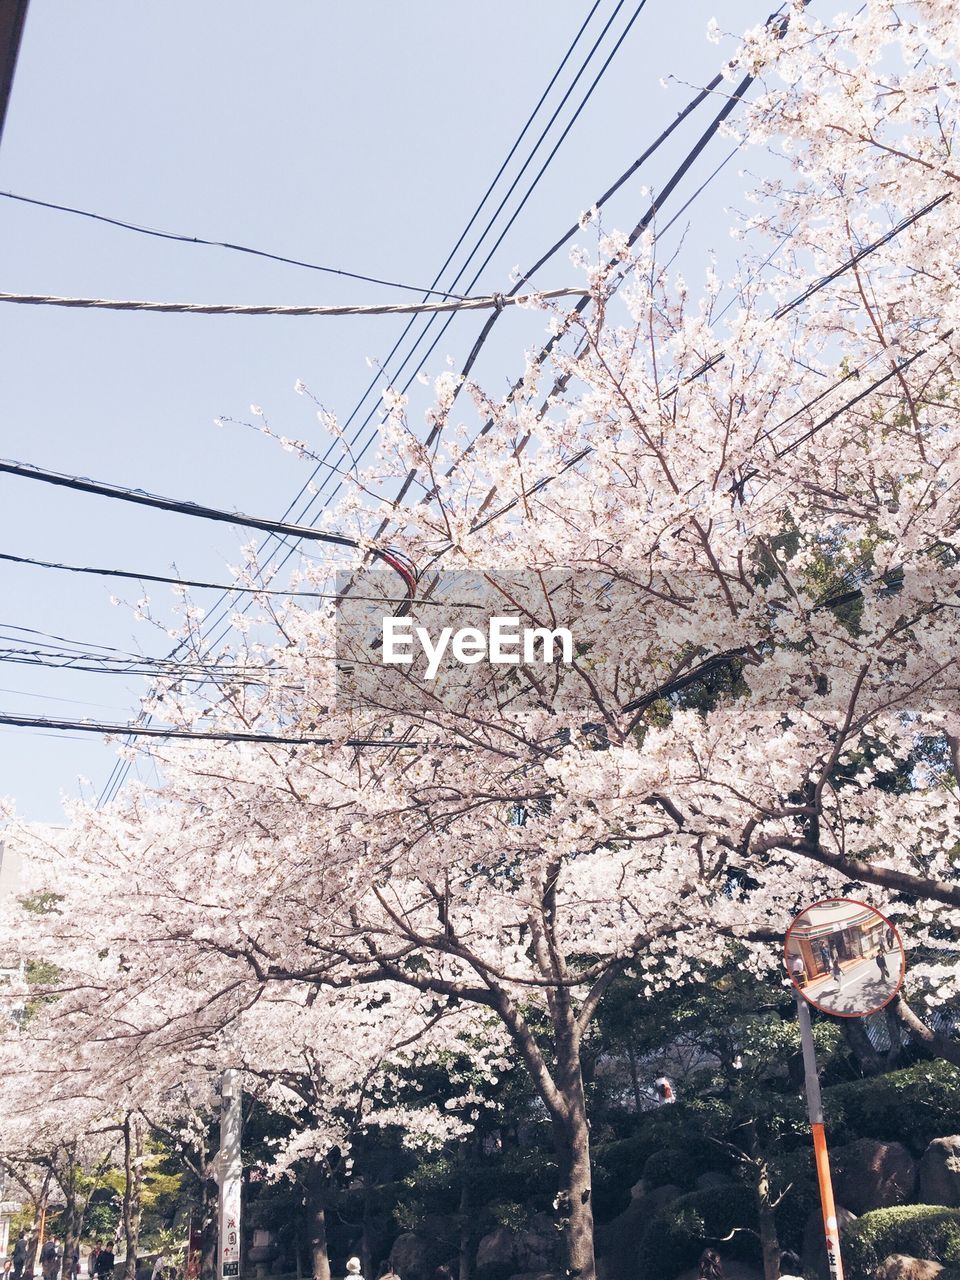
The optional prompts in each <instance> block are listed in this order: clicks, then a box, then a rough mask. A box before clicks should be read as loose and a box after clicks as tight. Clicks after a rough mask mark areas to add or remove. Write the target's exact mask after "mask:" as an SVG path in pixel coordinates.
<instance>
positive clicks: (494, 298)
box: [0, 286, 583, 316]
mask: <svg viewBox="0 0 960 1280" xmlns="http://www.w3.org/2000/svg"><path fill="white" fill-rule="evenodd" d="M582 292H583V289H582V288H581V287H579V286H577V287H574V288H567V289H544V290H542V291H538V292H536V293H533V294H530V293H527V294H517V293H516V292H515V291H513V290H511V291H510V292H509V293H493V294H489V295H487V296H486V297H479V298H461V299H459V300H451V301H449V302H396V303H370V304H366V303H364V304H358V305H353V304H347V305H343V306H341V305H334V306H319V307H306V306H304V307H300V306H297V307H286V306H259V305H247V304H244V303H232V302H143V301H135V300H132V299H125V300H124V299H119V298H61V297H56V296H51V295H49V294H43V293H0V302H13V303H20V304H22V305H24V306H30V307H79V308H91V309H94V310H98V311H154V312H161V313H164V314H176V315H190V316H409V315H421V314H427V315H429V314H431V313H434V312H438V313H439V312H442V311H490V310H492V311H502V310H503V308H504V307H510V306H517V305H520V306H523V305H524V304H525V303H528V302H531V301H533V300H534V299H536V298H570V297H577V296H579V295H580V294H581V293H582Z"/></svg>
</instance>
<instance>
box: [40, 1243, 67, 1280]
mask: <svg viewBox="0 0 960 1280" xmlns="http://www.w3.org/2000/svg"><path fill="white" fill-rule="evenodd" d="M62 1256H63V1255H62V1254H61V1253H60V1246H59V1245H58V1244H57V1238H56V1236H51V1237H50V1239H49V1240H47V1242H46V1243H45V1244H44V1246H43V1248H42V1249H41V1250H40V1273H41V1275H42V1276H43V1280H57V1272H58V1271H59V1270H60V1262H61V1260H62Z"/></svg>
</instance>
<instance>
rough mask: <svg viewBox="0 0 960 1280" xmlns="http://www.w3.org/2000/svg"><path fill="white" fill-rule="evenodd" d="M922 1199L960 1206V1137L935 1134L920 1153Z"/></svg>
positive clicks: (929, 1202)
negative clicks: (935, 1136)
mask: <svg viewBox="0 0 960 1280" xmlns="http://www.w3.org/2000/svg"><path fill="white" fill-rule="evenodd" d="M920 1203H921V1204H943V1205H948V1206H949V1207H950V1208H951V1209H957V1208H960V1137H951V1138H934V1140H933V1141H932V1142H931V1143H930V1145H929V1147H927V1149H926V1151H925V1152H924V1153H923V1155H922V1156H921V1157H920Z"/></svg>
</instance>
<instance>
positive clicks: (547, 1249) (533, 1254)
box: [400, 1213, 560, 1280]
mask: <svg viewBox="0 0 960 1280" xmlns="http://www.w3.org/2000/svg"><path fill="white" fill-rule="evenodd" d="M559 1240H560V1236H559V1232H558V1231H557V1229H556V1227H555V1226H554V1224H553V1220H552V1219H551V1217H550V1216H549V1214H546V1213H537V1214H534V1216H533V1217H532V1218H531V1219H530V1221H529V1222H528V1223H527V1225H526V1226H525V1227H522V1228H521V1229H520V1230H518V1231H512V1230H510V1228H508V1227H497V1228H496V1230H494V1231H490V1232H488V1234H487V1235H485V1236H483V1238H482V1239H481V1240H480V1243H479V1244H478V1245H477V1271H478V1272H479V1273H480V1274H481V1275H483V1274H484V1273H486V1274H487V1275H490V1276H493V1277H496V1276H510V1275H520V1274H522V1275H541V1274H542V1275H546V1274H548V1273H551V1272H552V1269H553V1268H554V1267H555V1266H556V1264H557V1254H558V1249H559ZM400 1274H401V1275H402V1276H403V1277H404V1280H407V1278H406V1276H405V1275H404V1273H403V1272H402V1271H401V1272H400Z"/></svg>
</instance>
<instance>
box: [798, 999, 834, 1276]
mask: <svg viewBox="0 0 960 1280" xmlns="http://www.w3.org/2000/svg"><path fill="white" fill-rule="evenodd" d="M797 1019H798V1021H799V1023H800V1047H801V1048H802V1050H803V1075H804V1080H805V1082H806V1086H807V1113H808V1115H809V1116H810V1129H811V1131H812V1133H813V1155H814V1160H815V1161H816V1166H817V1182H818V1183H819V1184H820V1209H821V1212H822V1214H823V1234H824V1239H825V1241H826V1246H827V1268H828V1270H829V1273H830V1280H843V1262H842V1261H841V1259H840V1226H839V1223H838V1222H837V1207H836V1205H835V1204H834V1201H833V1182H832V1180H831V1178H830V1159H829V1157H828V1155H827V1138H826V1134H825V1133H824V1129H823V1103H822V1101H821V1099H820V1077H819V1075H818V1074H817V1056H816V1051H815V1049H814V1044H813V1028H812V1027H811V1026H810V1007H809V1005H808V1004H807V1002H806V1000H805V999H804V998H803V996H802V995H801V994H800V992H799V991H798V992H797Z"/></svg>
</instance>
